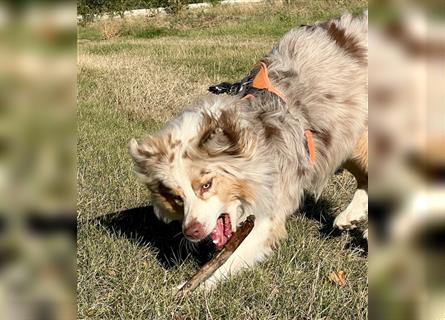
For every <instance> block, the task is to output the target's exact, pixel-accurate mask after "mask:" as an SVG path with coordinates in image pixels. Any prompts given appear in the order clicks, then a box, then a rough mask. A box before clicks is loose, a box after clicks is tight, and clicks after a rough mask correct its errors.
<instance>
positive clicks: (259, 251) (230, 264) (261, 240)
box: [203, 218, 272, 289]
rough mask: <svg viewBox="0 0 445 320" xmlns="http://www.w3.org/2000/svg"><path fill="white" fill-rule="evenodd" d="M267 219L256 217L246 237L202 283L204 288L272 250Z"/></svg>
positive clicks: (208, 287)
mask: <svg viewBox="0 0 445 320" xmlns="http://www.w3.org/2000/svg"><path fill="white" fill-rule="evenodd" d="M267 220H268V218H262V219H258V218H257V219H256V221H255V226H254V228H253V229H252V231H251V232H250V234H249V235H248V236H247V237H246V239H244V241H243V242H242V243H241V244H240V246H239V247H238V248H237V249H236V250H235V252H234V253H233V254H232V255H231V256H230V258H229V259H228V260H227V261H226V262H225V263H224V264H223V265H222V266H221V267H220V268H218V269H217V270H216V271H215V273H214V274H213V275H212V276H211V277H210V278H209V279H207V280H206V281H205V282H204V283H203V287H204V288H205V289H212V288H214V287H215V286H216V284H217V283H218V282H219V281H221V280H224V279H227V278H228V277H229V276H231V275H233V274H235V273H237V272H238V271H240V270H242V269H244V268H247V267H251V266H253V265H254V264H255V263H257V262H259V261H261V260H262V259H263V258H264V257H266V256H267V255H268V254H269V253H270V252H271V251H272V250H271V245H270V244H269V233H270V232H271V230H270V224H268V223H267Z"/></svg>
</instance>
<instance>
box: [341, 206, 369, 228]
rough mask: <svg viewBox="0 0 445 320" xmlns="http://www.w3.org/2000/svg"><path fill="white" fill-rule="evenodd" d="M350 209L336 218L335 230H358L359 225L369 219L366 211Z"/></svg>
mask: <svg viewBox="0 0 445 320" xmlns="http://www.w3.org/2000/svg"><path fill="white" fill-rule="evenodd" d="M348 209H349V208H348ZM348 209H346V210H345V211H343V212H342V213H340V214H339V215H338V216H337V218H335V220H334V227H335V228H338V229H340V230H352V229H355V228H357V226H358V224H359V223H361V222H363V221H366V219H367V218H368V214H367V213H366V211H361V210H348Z"/></svg>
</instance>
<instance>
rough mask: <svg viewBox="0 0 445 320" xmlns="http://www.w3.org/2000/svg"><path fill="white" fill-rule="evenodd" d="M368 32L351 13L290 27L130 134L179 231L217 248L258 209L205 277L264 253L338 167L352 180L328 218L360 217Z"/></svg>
mask: <svg viewBox="0 0 445 320" xmlns="http://www.w3.org/2000/svg"><path fill="white" fill-rule="evenodd" d="M367 34H368V20H367V16H363V17H352V16H351V15H349V14H346V15H343V16H342V17H341V18H339V19H335V20H331V21H327V22H323V23H317V24H314V25H303V26H300V27H298V28H294V29H292V30H290V31H289V32H287V33H286V34H285V35H284V36H283V38H282V39H281V40H280V41H279V42H278V44H276V45H275V46H274V47H273V49H272V50H271V51H270V53H269V54H267V55H266V56H265V57H264V58H263V59H261V60H260V61H259V62H258V64H257V65H255V66H254V67H253V69H252V71H251V73H250V74H249V75H248V76H247V77H246V78H244V79H243V80H241V81H240V82H237V83H235V84H228V83H223V84H221V85H217V86H213V87H211V88H210V89H211V90H210V91H212V92H213V93H209V94H208V95H205V96H204V97H202V98H200V99H198V100H197V101H195V102H194V103H192V104H191V105H190V106H188V107H186V108H185V109H184V110H183V111H182V113H181V114H179V116H177V117H176V118H175V119H173V120H171V121H170V122H169V123H168V124H167V125H166V126H165V127H164V128H163V129H162V130H160V131H159V132H158V133H157V134H155V135H153V136H148V137H145V138H143V139H141V140H139V141H137V140H135V139H132V140H131V141H130V144H129V152H130V154H131V157H132V158H133V160H134V163H135V171H136V173H137V175H138V177H139V178H140V180H141V181H142V183H144V184H145V185H146V186H147V187H148V189H149V190H150V193H151V198H152V203H153V206H154V211H155V214H156V216H157V217H158V218H159V219H162V220H163V221H165V222H166V223H168V222H170V221H173V220H179V221H182V230H183V233H184V236H185V237H186V238H187V239H188V240H189V241H192V242H200V241H202V240H204V239H209V238H210V239H211V240H212V241H213V243H214V244H215V246H216V248H217V249H221V248H222V247H223V246H224V245H225V243H226V242H227V240H228V239H229V238H230V237H231V235H232V233H233V232H235V231H236V229H237V226H238V225H239V224H240V223H241V222H242V221H244V220H245V219H246V217H247V216H249V215H254V216H255V217H256V220H255V226H254V228H253V230H252V232H251V233H250V234H249V235H248V236H247V238H246V239H245V240H244V242H242V244H241V245H240V246H239V247H238V248H237V249H236V251H235V253H234V254H233V255H232V256H231V257H230V258H229V260H228V261H227V262H226V263H225V264H224V265H223V266H221V267H220V268H219V269H218V270H217V272H215V273H214V274H213V276H212V277H211V278H210V279H209V280H207V282H206V285H211V284H214V283H216V282H217V281H218V280H220V279H223V278H225V277H227V276H228V275H229V274H233V273H236V272H237V271H239V270H241V269H242V268H244V267H248V266H252V265H253V264H255V263H256V262H258V261H260V260H261V259H263V258H265V257H266V256H267V255H269V254H270V253H271V252H272V249H273V247H274V246H275V245H276V244H277V243H278V241H279V240H280V239H282V238H284V237H286V227H285V224H286V218H287V217H289V216H290V215H292V214H293V213H294V212H295V211H296V210H297V209H298V208H299V206H300V204H301V202H302V198H303V195H304V194H305V193H311V194H313V195H314V196H315V197H318V196H319V195H320V193H321V191H322V189H323V187H324V186H325V185H326V183H327V181H328V179H329V178H330V177H331V176H332V175H333V174H334V172H335V171H336V170H337V169H339V168H341V167H344V168H346V169H347V170H349V171H350V172H351V173H352V174H353V175H354V176H355V177H356V179H357V186H358V188H357V190H356V192H355V194H354V197H353V200H352V202H351V203H350V204H349V206H348V207H347V209H346V210H345V211H344V212H342V213H341V214H340V215H339V216H338V217H337V218H336V220H335V222H334V225H335V226H336V227H338V228H340V229H349V228H354V227H355V226H356V225H357V223H358V222H361V221H363V220H367V215H368V212H367V211H368V207H367V199H368V195H367V190H368V187H367V183H368V100H367V97H368V95H367V91H368V89H367V65H368V62H367V61H368V50H367ZM217 93H228V94H217ZM364 236H365V237H367V231H365V234H364Z"/></svg>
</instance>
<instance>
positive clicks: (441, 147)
mask: <svg viewBox="0 0 445 320" xmlns="http://www.w3.org/2000/svg"><path fill="white" fill-rule="evenodd" d="M444 5H445V3H444V2H443V1H441V2H439V1H437V2H436V1H429V2H422V3H421V2H418V3H414V2H404V1H403V2H402V1H375V2H371V3H370V4H369V18H370V20H369V131H370V135H369V151H370V152H369V154H370V161H369V163H370V168H369V175H370V177H369V219H370V222H369V223H370V225H369V230H370V235H369V239H370V241H369V247H370V251H369V252H370V254H369V312H370V313H369V314H370V317H371V318H375V319H445V269H444V267H445V113H444V110H445V90H444V88H445V60H444V58H445V21H444V18H445V10H444V9H445V6H444Z"/></svg>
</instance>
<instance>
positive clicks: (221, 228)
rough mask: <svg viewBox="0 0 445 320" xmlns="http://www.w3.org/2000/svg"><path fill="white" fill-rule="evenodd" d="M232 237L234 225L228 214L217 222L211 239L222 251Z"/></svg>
mask: <svg viewBox="0 0 445 320" xmlns="http://www.w3.org/2000/svg"><path fill="white" fill-rule="evenodd" d="M231 236H232V224H231V222H230V217H229V215H228V214H224V215H221V216H220V217H219V218H218V220H217V221H216V227H215V229H213V231H212V233H211V234H210V237H211V238H212V241H213V243H214V244H215V246H216V248H217V249H222V248H223V247H224V245H225V244H226V243H227V241H228V240H229V239H230V237H231Z"/></svg>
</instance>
